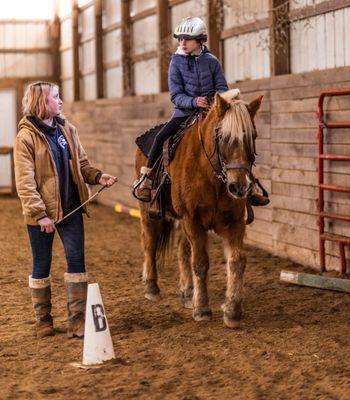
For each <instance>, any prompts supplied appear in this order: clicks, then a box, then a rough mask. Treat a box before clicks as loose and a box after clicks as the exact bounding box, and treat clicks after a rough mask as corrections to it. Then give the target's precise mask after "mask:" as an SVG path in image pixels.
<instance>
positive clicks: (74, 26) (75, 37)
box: [72, 0, 80, 101]
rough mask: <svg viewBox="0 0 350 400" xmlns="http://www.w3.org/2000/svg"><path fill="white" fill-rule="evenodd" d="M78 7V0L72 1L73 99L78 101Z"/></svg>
mask: <svg viewBox="0 0 350 400" xmlns="http://www.w3.org/2000/svg"><path fill="white" fill-rule="evenodd" d="M78 19H79V7H78V0H72V30H73V32H72V38H73V99H74V101H79V100H80V71H79V32H78Z"/></svg>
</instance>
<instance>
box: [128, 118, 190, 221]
mask: <svg viewBox="0 0 350 400" xmlns="http://www.w3.org/2000/svg"><path fill="white" fill-rule="evenodd" d="M197 118H198V112H194V113H193V114H191V115H190V116H189V117H188V118H187V119H186V120H185V122H183V123H182V124H181V125H180V128H179V129H178V130H177V132H174V134H173V135H172V136H171V137H170V138H169V139H167V140H166V141H165V142H164V144H163V151H162V154H161V156H160V157H159V158H158V160H157V161H156V163H155V164H154V166H153V168H152V171H151V172H150V174H149V178H150V179H152V181H153V188H152V190H151V202H150V206H149V215H150V217H151V218H154V219H161V218H164V217H165V213H166V211H169V212H171V213H172V214H175V211H174V210H173V207H172V204H171V195H170V186H171V180H170V176H169V174H168V167H169V164H170V162H171V161H172V160H173V158H174V156H175V153H176V149H177V148H178V146H179V144H180V142H181V139H182V138H183V136H184V134H185V132H186V130H187V129H188V128H189V127H190V126H192V125H193V124H194V123H195V122H196V121H197ZM164 125H165V123H164V124H160V125H156V126H154V127H153V128H151V129H149V130H148V131H146V132H145V133H143V134H142V135H141V136H139V137H137V138H136V144H137V146H138V147H139V149H140V150H141V152H142V154H143V155H144V156H146V157H148V155H149V152H150V150H151V147H152V144H153V141H154V139H155V137H156V135H157V134H158V132H159V131H160V130H161V129H162V128H163V126H164Z"/></svg>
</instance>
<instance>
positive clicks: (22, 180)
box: [14, 132, 46, 221]
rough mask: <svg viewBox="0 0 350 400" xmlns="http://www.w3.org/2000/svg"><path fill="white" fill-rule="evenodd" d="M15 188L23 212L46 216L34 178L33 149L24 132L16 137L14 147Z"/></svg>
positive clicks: (28, 214) (40, 216) (36, 216)
mask: <svg viewBox="0 0 350 400" xmlns="http://www.w3.org/2000/svg"><path fill="white" fill-rule="evenodd" d="M14 161H15V177H16V188H17V193H18V196H19V198H20V199H21V203H22V207H23V214H24V215H27V216H29V217H30V218H33V219H35V220H37V221H38V220H39V219H41V218H44V217H46V206H45V204H44V202H43V200H42V198H41V196H40V193H39V191H38V188H37V183H36V180H35V169H34V149H33V148H32V146H31V139H30V138H28V137H26V135H25V132H20V133H19V134H18V135H17V137H16V142H15V148H14Z"/></svg>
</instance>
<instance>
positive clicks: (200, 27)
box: [174, 17, 207, 42]
mask: <svg viewBox="0 0 350 400" xmlns="http://www.w3.org/2000/svg"><path fill="white" fill-rule="evenodd" d="M174 38H175V39H188V40H190V39H197V40H203V41H204V42H205V41H206V40H207V27H206V26H205V23H204V22H203V21H202V20H201V19H200V18H198V17H186V18H184V19H183V20H182V21H181V22H180V23H179V24H178V25H177V27H176V28H175V31H174Z"/></svg>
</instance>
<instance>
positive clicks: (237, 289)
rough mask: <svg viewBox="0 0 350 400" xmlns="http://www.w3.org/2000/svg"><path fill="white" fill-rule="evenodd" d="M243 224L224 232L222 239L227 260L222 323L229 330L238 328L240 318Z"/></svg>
mask: <svg viewBox="0 0 350 400" xmlns="http://www.w3.org/2000/svg"><path fill="white" fill-rule="evenodd" d="M244 231H245V226H244V223H242V224H237V225H235V226H234V227H232V229H227V230H225V232H224V234H223V233H222V232H220V235H221V236H222V237H223V240H224V246H225V253H226V258H227V289H226V300H225V303H224V305H223V311H224V323H225V325H226V326H228V327H229V328H239V326H240V320H241V318H242V300H243V275H244V270H245V266H246V256H245V254H244V252H243V236H244Z"/></svg>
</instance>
